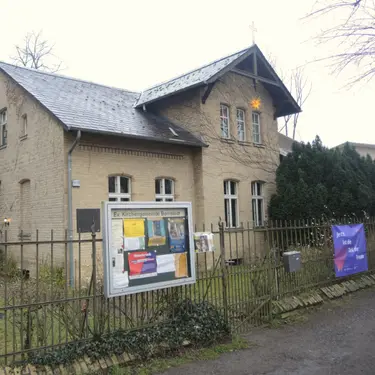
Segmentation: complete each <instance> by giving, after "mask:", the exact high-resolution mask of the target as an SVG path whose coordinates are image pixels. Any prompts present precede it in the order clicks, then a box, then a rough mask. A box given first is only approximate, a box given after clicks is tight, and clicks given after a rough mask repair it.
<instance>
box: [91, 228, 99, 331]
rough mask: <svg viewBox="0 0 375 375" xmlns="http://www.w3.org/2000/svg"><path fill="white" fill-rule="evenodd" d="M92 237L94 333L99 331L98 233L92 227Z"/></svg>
mask: <svg viewBox="0 0 375 375" xmlns="http://www.w3.org/2000/svg"><path fill="white" fill-rule="evenodd" d="M91 237H92V288H93V296H94V300H93V317H94V334H95V335H96V334H97V333H98V331H97V316H96V311H97V301H96V285H97V284H96V233H95V231H94V229H92V233H91Z"/></svg>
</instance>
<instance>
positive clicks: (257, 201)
mask: <svg viewBox="0 0 375 375" xmlns="http://www.w3.org/2000/svg"><path fill="white" fill-rule="evenodd" d="M263 190H264V183H263V182H260V181H256V182H253V183H252V184H251V195H252V209H253V222H254V226H256V227H260V226H263V225H264V196H263V194H264V192H263Z"/></svg>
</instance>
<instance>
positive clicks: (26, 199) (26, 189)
mask: <svg viewBox="0 0 375 375" xmlns="http://www.w3.org/2000/svg"><path fill="white" fill-rule="evenodd" d="M20 190H21V191H20V211H21V212H20V213H21V220H20V228H19V229H20V235H21V234H22V237H30V236H31V215H32V212H31V187H30V180H27V179H25V180H22V181H20Z"/></svg>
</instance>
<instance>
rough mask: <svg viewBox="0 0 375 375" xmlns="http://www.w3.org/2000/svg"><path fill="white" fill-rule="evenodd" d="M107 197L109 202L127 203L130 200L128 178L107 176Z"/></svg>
mask: <svg viewBox="0 0 375 375" xmlns="http://www.w3.org/2000/svg"><path fill="white" fill-rule="evenodd" d="M108 197H109V201H110V202H129V201H130V200H131V179H130V177H126V176H109V177H108Z"/></svg>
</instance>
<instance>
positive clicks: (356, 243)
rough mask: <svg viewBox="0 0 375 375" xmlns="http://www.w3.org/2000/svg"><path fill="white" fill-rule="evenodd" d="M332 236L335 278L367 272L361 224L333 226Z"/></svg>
mask: <svg viewBox="0 0 375 375" xmlns="http://www.w3.org/2000/svg"><path fill="white" fill-rule="evenodd" d="M332 236H333V246H334V250H335V255H334V263H335V272H336V277H342V276H348V275H353V274H355V273H359V272H364V271H367V270H368V265H367V252H366V237H365V229H364V227H363V224H352V225H333V226H332Z"/></svg>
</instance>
